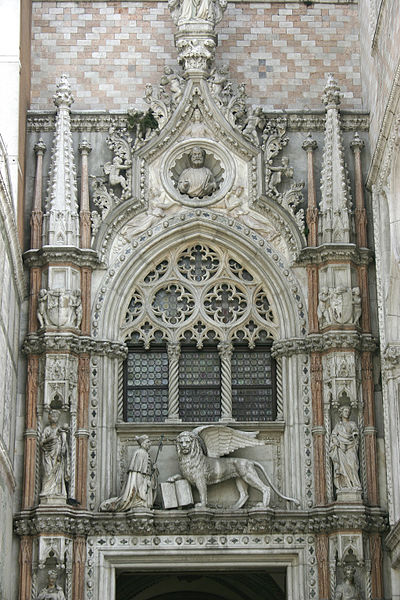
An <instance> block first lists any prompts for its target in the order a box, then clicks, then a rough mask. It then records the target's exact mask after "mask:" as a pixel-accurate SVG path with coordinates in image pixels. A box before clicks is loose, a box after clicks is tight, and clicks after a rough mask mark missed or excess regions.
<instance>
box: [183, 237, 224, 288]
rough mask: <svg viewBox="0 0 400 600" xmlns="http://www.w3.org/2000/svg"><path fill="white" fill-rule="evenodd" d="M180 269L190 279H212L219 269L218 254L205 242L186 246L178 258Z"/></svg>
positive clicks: (198, 280) (199, 280)
mask: <svg viewBox="0 0 400 600" xmlns="http://www.w3.org/2000/svg"><path fill="white" fill-rule="evenodd" d="M177 264H178V270H179V272H180V273H181V274H182V275H183V276H184V277H185V278H186V279H190V281H195V282H201V281H207V280H208V279H210V278H211V277H212V276H213V275H215V273H216V272H217V270H218V267H219V259H218V254H217V253H216V252H215V251H214V250H212V248H209V247H208V246H205V245H203V244H196V246H192V247H191V248H186V250H184V251H183V252H182V253H181V254H180V256H179V258H178V263H177Z"/></svg>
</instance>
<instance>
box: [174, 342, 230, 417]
mask: <svg viewBox="0 0 400 600" xmlns="http://www.w3.org/2000/svg"><path fill="white" fill-rule="evenodd" d="M179 416H180V418H181V419H182V421H195V422H196V421H218V419H219V418H220V416H221V362H220V358H219V354H218V350H217V348H216V347H215V346H205V347H204V348H202V349H201V350H198V349H197V348H196V347H195V346H182V348H181V356H180V358H179Z"/></svg>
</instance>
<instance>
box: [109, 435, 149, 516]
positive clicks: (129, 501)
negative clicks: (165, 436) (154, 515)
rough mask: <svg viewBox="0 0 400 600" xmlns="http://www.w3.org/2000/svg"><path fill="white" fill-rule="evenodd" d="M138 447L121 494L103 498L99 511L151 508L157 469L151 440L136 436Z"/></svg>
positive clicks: (143, 436) (146, 437) (145, 436)
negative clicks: (153, 458)
mask: <svg viewBox="0 0 400 600" xmlns="http://www.w3.org/2000/svg"><path fill="white" fill-rule="evenodd" d="M136 440H137V442H138V444H139V449H138V450H136V452H135V453H134V455H133V457H132V460H131V463H130V465H129V469H128V478H127V481H126V484H125V487H124V490H123V492H122V495H121V496H118V497H116V498H110V499H109V500H105V501H104V502H102V503H101V505H100V510H101V511H110V512H125V511H127V510H131V509H133V508H152V506H153V504H154V500H155V496H156V491H157V482H158V471H157V469H156V468H155V466H154V463H153V461H152V459H151V456H150V453H149V450H150V447H151V440H150V438H149V437H148V436H147V435H141V436H138V437H136Z"/></svg>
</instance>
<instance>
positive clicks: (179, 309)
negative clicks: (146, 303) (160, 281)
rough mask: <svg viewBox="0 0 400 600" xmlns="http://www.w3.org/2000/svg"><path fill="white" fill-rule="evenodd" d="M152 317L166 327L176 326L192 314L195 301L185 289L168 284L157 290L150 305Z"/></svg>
mask: <svg viewBox="0 0 400 600" xmlns="http://www.w3.org/2000/svg"><path fill="white" fill-rule="evenodd" d="M151 306H152V309H153V312H154V315H155V316H156V317H158V318H159V319H161V320H162V321H164V323H167V324H168V325H178V324H179V323H182V322H183V321H186V319H188V318H189V317H190V315H191V314H192V313H193V310H194V308H195V301H194V298H193V296H192V294H191V293H190V292H189V290H188V289H187V288H185V287H184V286H183V285H181V284H180V283H170V284H168V285H166V286H164V287H162V288H161V289H159V290H158V291H157V292H156V293H155V294H154V297H153V301H152V303H151Z"/></svg>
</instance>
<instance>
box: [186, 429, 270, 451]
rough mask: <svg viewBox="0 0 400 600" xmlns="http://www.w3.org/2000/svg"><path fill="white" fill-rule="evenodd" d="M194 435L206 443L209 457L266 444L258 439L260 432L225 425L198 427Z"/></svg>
mask: <svg viewBox="0 0 400 600" xmlns="http://www.w3.org/2000/svg"><path fill="white" fill-rule="evenodd" d="M193 433H195V434H197V435H198V436H200V437H201V439H202V440H203V441H204V443H205V445H206V448H207V454H208V456H211V457H214V458H218V457H219V456H224V455H225V454H230V453H231V452H233V451H234V450H238V449H239V448H249V447H251V446H262V445H263V444H264V442H263V441H262V440H258V439H257V435H258V431H240V430H238V429H231V428H230V427H225V426H224V425H203V426H202V427H196V429H194V430H193Z"/></svg>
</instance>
